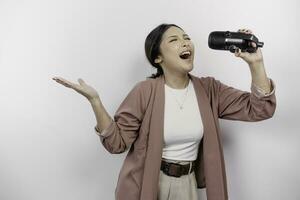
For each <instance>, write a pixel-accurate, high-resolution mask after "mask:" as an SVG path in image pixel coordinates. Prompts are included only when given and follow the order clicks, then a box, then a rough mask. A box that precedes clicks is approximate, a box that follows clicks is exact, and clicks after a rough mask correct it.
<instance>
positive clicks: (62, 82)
mask: <svg viewBox="0 0 300 200" xmlns="http://www.w3.org/2000/svg"><path fill="white" fill-rule="evenodd" d="M52 79H53V80H55V81H56V82H58V83H60V84H62V85H64V86H66V87H69V88H74V87H75V84H73V83H71V82H70V81H67V80H66V79H64V78H62V77H53V78H52Z"/></svg>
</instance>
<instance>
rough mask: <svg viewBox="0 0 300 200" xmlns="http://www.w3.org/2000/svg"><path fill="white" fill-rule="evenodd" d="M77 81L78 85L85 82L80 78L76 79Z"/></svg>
mask: <svg viewBox="0 0 300 200" xmlns="http://www.w3.org/2000/svg"><path fill="white" fill-rule="evenodd" d="M78 82H79V84H80V85H84V84H86V83H85V82H84V81H83V80H82V79H81V78H79V79H78Z"/></svg>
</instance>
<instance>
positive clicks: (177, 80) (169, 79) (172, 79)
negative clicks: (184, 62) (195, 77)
mask: <svg viewBox="0 0 300 200" xmlns="http://www.w3.org/2000/svg"><path fill="white" fill-rule="evenodd" d="M164 78H165V84H167V85H168V86H169V87H171V88H174V89H184V88H186V87H187V85H188V84H189V76H188V74H187V73H186V74H184V75H177V76H174V75H168V74H164Z"/></svg>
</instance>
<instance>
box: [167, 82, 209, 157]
mask: <svg viewBox="0 0 300 200" xmlns="http://www.w3.org/2000/svg"><path fill="white" fill-rule="evenodd" d="M187 88H188V92H187V94H186V91H187ZM185 94H186V97H185ZM184 98H185V100H184ZM176 99H177V101H178V102H179V103H178V102H177V101H176ZM183 102H184V103H183ZM182 103H183V109H180V105H182ZM202 137H203V124H202V119H201V115H200V112H199V107H198V102H197V98H196V94H195V90H194V86H193V83H192V81H191V80H190V79H189V84H188V86H187V87H186V88H184V89H174V88H171V87H169V86H168V85H166V84H165V116H164V147H163V153H162V157H163V158H166V159H172V160H185V161H193V160H196V159H197V155H198V147H199V143H200V141H201V139H202Z"/></svg>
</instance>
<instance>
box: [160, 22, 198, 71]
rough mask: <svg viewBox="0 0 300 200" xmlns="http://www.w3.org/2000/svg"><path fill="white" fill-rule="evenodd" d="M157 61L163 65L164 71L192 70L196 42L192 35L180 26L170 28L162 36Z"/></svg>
mask: <svg viewBox="0 0 300 200" xmlns="http://www.w3.org/2000/svg"><path fill="white" fill-rule="evenodd" d="M155 62H156V63H159V64H160V65H161V66H162V68H163V71H164V73H165V72H167V73H168V72H171V73H172V74H174V73H175V74H178V73H180V74H185V73H188V72H190V71H191V70H192V69H193V62H194V44H193V43H192V41H191V39H190V37H189V36H188V35H187V34H186V33H185V32H184V31H183V30H181V29H180V28H177V27H175V26H171V27H170V28H168V29H167V30H166V31H165V32H164V34H163V36H162V41H161V44H160V55H158V57H157V59H155Z"/></svg>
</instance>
